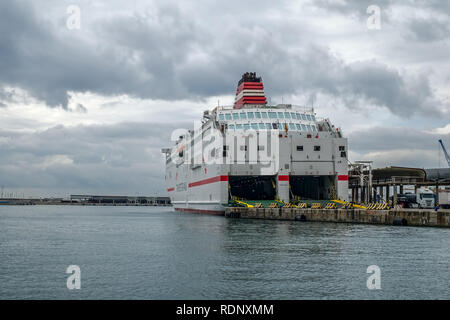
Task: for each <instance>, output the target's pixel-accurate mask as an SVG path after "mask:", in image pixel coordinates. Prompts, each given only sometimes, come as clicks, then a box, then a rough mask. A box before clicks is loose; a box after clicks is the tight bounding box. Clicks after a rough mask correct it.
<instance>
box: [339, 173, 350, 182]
mask: <svg viewBox="0 0 450 320" xmlns="http://www.w3.org/2000/svg"><path fill="white" fill-rule="evenodd" d="M338 181H348V175H346V174H343V175H340V176H338Z"/></svg>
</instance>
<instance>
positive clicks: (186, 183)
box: [162, 73, 348, 214]
mask: <svg viewBox="0 0 450 320" xmlns="http://www.w3.org/2000/svg"><path fill="white" fill-rule="evenodd" d="M212 133H214V134H212ZM217 134H218V135H219V136H216V139H214V138H211V136H214V135H217ZM268 136H270V138H269V140H270V139H272V140H270V141H271V142H270V143H263V142H264V139H266V137H268ZM249 137H250V138H249ZM217 138H220V139H217ZM274 139H276V140H277V141H275V140H274ZM217 141H221V144H220V145H219V146H217ZM222 141H223V142H222ZM252 141H253V142H252ZM254 141H257V142H256V144H257V145H254ZM212 142H215V143H212ZM274 142H276V143H275V144H274ZM211 145H213V146H214V147H213V148H212V147H211ZM274 145H276V148H275V147H274ZM254 147H255V148H256V149H255V150H256V157H255V156H252V154H251V150H253V149H252V148H254ZM199 149H200V151H201V152H200V154H199V153H198V152H194V150H199ZM270 149H273V150H270ZM162 151H163V153H165V155H166V177H165V178H166V184H167V191H168V193H169V196H170V199H171V202H172V204H173V206H174V208H175V209H176V210H181V211H188V212H198V213H209V214H224V211H225V208H226V207H227V206H229V205H232V204H233V203H235V200H236V199H240V200H241V201H243V202H245V201H252V200H256V201H266V202H270V201H278V202H284V203H289V202H292V201H295V200H298V199H306V200H330V199H340V200H344V201H348V167H347V139H346V138H344V137H343V136H342V132H341V130H340V129H339V128H336V127H334V126H333V125H332V124H331V123H330V121H329V119H317V118H316V115H315V113H314V110H313V109H312V108H311V109H308V108H304V107H300V106H294V105H291V104H277V105H268V104H267V99H266V97H265V94H264V86H263V83H262V80H261V78H260V77H257V76H256V74H255V73H245V74H244V75H243V76H242V78H241V79H240V81H239V82H238V88H237V91H236V98H235V103H234V105H233V106H230V107H216V108H214V109H213V110H212V111H205V112H204V116H203V119H202V125H201V127H200V128H198V129H196V130H187V131H186V133H185V134H183V135H180V136H179V138H178V140H177V141H176V142H175V145H174V146H173V147H172V148H166V149H163V150H162ZM263 155H264V156H263ZM267 155H269V156H267Z"/></svg>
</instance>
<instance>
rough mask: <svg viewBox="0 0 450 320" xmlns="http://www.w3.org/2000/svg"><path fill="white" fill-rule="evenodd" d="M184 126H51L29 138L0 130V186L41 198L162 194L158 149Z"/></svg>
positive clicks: (162, 178)
mask: <svg viewBox="0 0 450 320" xmlns="http://www.w3.org/2000/svg"><path fill="white" fill-rule="evenodd" d="M187 125H188V124H185V123H180V124H155V123H120V124H116V125H91V126H77V127H64V126H56V127H53V128H50V129H48V130H44V131H38V132H34V133H23V132H21V133H18V132H15V131H5V130H1V129H0V149H1V150H2V152H1V153H0V185H3V186H5V188H7V189H18V188H35V189H40V190H41V194H42V193H47V194H51V193H52V192H57V191H58V190H59V193H60V192H61V190H64V192H66V193H70V192H104V193H114V194H120V193H122V194H124V193H128V194H135V192H139V193H140V194H144V193H145V194H149V195H150V194H161V195H163V194H165V192H166V191H165V190H166V187H165V184H164V159H163V157H162V155H161V152H160V149H161V148H162V147H165V146H166V147H167V146H169V145H170V134H171V132H172V131H173V130H174V129H175V128H177V127H186V126H187Z"/></svg>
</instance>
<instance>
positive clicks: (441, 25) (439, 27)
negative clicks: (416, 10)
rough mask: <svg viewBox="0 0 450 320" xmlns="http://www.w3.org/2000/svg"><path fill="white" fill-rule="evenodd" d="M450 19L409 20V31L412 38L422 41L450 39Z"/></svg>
mask: <svg viewBox="0 0 450 320" xmlns="http://www.w3.org/2000/svg"><path fill="white" fill-rule="evenodd" d="M449 24H450V20H446V21H439V20H436V19H434V20H433V21H430V20H426V19H423V18H416V19H411V20H410V21H409V31H410V32H411V35H412V38H413V39H414V40H418V41H421V42H429V41H436V40H443V39H448V38H449V37H450V26H449Z"/></svg>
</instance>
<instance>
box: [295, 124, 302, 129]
mask: <svg viewBox="0 0 450 320" xmlns="http://www.w3.org/2000/svg"><path fill="white" fill-rule="evenodd" d="M295 125H296V126H297V130H298V131H302V126H301V125H300V124H298V123H296V124H295Z"/></svg>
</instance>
